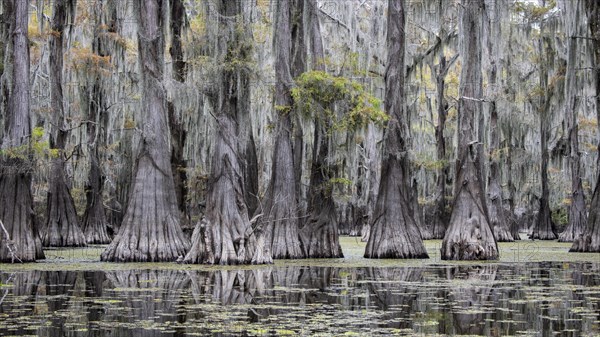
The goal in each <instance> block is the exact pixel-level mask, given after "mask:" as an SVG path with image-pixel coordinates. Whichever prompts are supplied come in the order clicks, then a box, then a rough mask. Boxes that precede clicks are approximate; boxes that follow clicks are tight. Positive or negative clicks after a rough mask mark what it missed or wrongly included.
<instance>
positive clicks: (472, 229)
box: [441, 0, 498, 260]
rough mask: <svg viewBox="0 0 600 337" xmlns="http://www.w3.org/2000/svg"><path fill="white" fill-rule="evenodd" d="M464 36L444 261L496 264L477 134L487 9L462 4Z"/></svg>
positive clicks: (469, 0) (471, 0) (468, 1)
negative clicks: (451, 191)
mask: <svg viewBox="0 0 600 337" xmlns="http://www.w3.org/2000/svg"><path fill="white" fill-rule="evenodd" d="M461 7H462V8H461V16H460V34H459V38H460V39H461V45H462V48H461V52H460V55H461V57H462V64H463V67H462V70H461V74H460V87H459V102H458V125H457V129H458V149H457V158H456V169H455V173H456V178H455V180H454V184H455V185H454V193H455V196H454V204H453V207H452V215H451V216H450V223H449V226H448V229H447V231H446V235H445V236H444V241H443V242H442V250H441V258H442V259H443V260H495V259H497V258H498V246H497V244H496V240H495V239H494V235H493V233H492V231H491V228H490V222H489V217H488V213H487V210H486V203H485V192H484V186H483V175H482V172H481V168H482V162H483V158H482V157H481V153H482V151H480V150H479V148H480V147H483V144H481V143H480V141H481V139H480V137H479V136H478V133H477V126H476V124H475V123H476V121H479V116H480V115H481V114H482V111H481V101H480V100H481V98H482V94H483V93H482V80H481V18H482V15H483V13H482V10H483V8H482V7H483V3H481V2H480V1H479V0H462V2H461Z"/></svg>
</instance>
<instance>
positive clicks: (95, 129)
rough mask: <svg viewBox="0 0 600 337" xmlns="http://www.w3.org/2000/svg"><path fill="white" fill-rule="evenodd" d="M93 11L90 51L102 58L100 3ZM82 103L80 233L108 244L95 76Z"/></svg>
mask: <svg viewBox="0 0 600 337" xmlns="http://www.w3.org/2000/svg"><path fill="white" fill-rule="evenodd" d="M95 10H96V15H97V17H96V20H97V23H96V26H95V28H94V29H95V32H94V42H93V46H92V51H93V52H94V53H95V54H97V55H99V56H101V57H103V56H108V53H106V52H105V50H106V47H105V46H104V42H105V39H104V38H103V36H104V35H105V34H106V33H107V30H104V29H103V27H102V26H101V23H102V22H103V21H102V13H103V12H104V8H103V4H102V3H98V4H97V7H96V8H95ZM80 88H81V89H80V90H81V92H82V98H81V101H82V102H84V107H86V108H87V114H86V116H85V118H86V119H87V121H88V122H87V124H86V130H87V150H88V153H87V154H88V159H89V166H90V168H89V172H88V178H87V181H86V184H85V197H86V207H85V213H84V214H83V221H82V224H83V234H84V235H85V240H86V242H87V243H94V244H107V243H110V240H111V237H110V235H109V234H108V227H109V226H110V225H109V223H108V220H107V218H106V213H105V211H104V203H103V191H104V180H105V179H104V175H103V172H102V169H101V164H100V163H101V160H102V159H101V158H103V156H102V155H101V154H100V148H102V147H103V146H105V144H106V127H107V121H108V115H107V114H108V113H107V107H106V99H105V93H104V92H103V91H102V83H101V81H100V78H99V77H98V76H94V79H93V80H92V83H91V86H90V85H81V86H80Z"/></svg>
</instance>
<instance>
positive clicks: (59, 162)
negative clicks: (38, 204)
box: [43, 0, 86, 247]
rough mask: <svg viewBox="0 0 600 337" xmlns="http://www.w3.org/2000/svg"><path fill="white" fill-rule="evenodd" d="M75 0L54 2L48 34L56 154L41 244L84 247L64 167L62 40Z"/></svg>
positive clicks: (64, 124) (52, 136)
mask: <svg viewBox="0 0 600 337" xmlns="http://www.w3.org/2000/svg"><path fill="white" fill-rule="evenodd" d="M74 7H75V3H73V2H72V1H71V0H69V1H55V2H54V8H53V9H52V11H53V12H52V32H53V33H52V34H50V35H49V39H50V41H49V45H50V47H49V49H50V57H49V64H50V83H51V85H50V105H51V108H52V128H51V129H52V135H51V137H50V148H53V149H57V150H58V157H56V158H54V159H53V160H52V168H51V177H52V178H51V179H50V181H49V186H48V202H47V209H46V212H47V216H46V228H45V232H44V237H43V243H44V246H48V247H70V246H75V247H77V246H85V245H86V242H85V241H86V240H85V236H84V235H83V231H82V230H81V227H80V224H79V218H78V217H77V212H76V211H75V202H74V201H73V197H72V196H71V191H70V188H69V182H68V181H67V177H66V172H65V166H66V159H65V158H66V155H65V153H64V151H65V144H66V140H67V137H68V131H66V129H67V125H66V123H65V114H64V107H63V90H62V82H63V80H62V79H63V76H62V74H63V57H64V55H63V41H64V35H65V26H66V24H67V15H68V14H69V12H74Z"/></svg>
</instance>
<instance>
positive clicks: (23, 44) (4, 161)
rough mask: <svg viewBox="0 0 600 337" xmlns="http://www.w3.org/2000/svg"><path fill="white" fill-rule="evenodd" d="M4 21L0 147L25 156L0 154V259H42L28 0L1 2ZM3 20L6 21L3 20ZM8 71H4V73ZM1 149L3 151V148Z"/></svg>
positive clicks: (7, 260) (2, 260) (8, 260)
mask: <svg viewBox="0 0 600 337" xmlns="http://www.w3.org/2000/svg"><path fill="white" fill-rule="evenodd" d="M3 10H4V11H5V16H4V17H5V18H7V19H9V21H8V25H9V27H8V31H9V32H10V35H9V36H10V39H11V43H10V44H7V45H9V46H11V49H8V50H6V52H7V55H9V57H7V58H6V59H9V63H11V66H12V68H10V69H11V74H10V75H11V81H10V85H11V89H10V97H8V105H7V111H6V115H5V116H4V118H5V119H4V128H5V129H4V134H3V140H2V150H7V149H13V148H17V147H25V148H26V149H27V158H25V159H20V158H16V157H15V158H11V157H9V156H7V155H5V154H2V155H1V157H0V164H1V165H0V221H2V223H3V224H4V227H5V229H6V231H7V232H8V236H9V237H7V236H6V233H5V232H4V230H0V262H13V261H16V259H15V258H17V259H19V260H21V261H23V262H31V261H35V260H36V259H43V258H44V253H43V251H42V247H41V241H40V240H39V237H38V236H37V232H36V229H35V224H34V217H33V196H32V193H31V180H32V172H33V167H32V166H33V165H32V164H31V160H32V158H31V148H30V146H31V145H30V144H29V137H30V136H31V121H30V110H29V81H28V79H29V38H28V35H27V33H28V29H27V27H28V2H27V1H17V0H8V1H4V3H3ZM5 24H6V23H5ZM4 75H8V74H4ZM3 152H4V151H3Z"/></svg>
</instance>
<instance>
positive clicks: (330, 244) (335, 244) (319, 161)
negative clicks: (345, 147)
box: [300, 118, 344, 258]
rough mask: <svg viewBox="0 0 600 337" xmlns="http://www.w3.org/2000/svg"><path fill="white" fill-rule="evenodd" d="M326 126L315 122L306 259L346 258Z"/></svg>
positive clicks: (305, 231)
mask: <svg viewBox="0 0 600 337" xmlns="http://www.w3.org/2000/svg"><path fill="white" fill-rule="evenodd" d="M323 123H324V121H322V120H321V119H320V118H316V119H315V131H314V143H313V153H312V154H313V155H312V165H311V170H310V184H309V191H308V197H309V200H308V209H307V216H308V218H307V220H306V222H305V223H304V225H303V226H302V228H301V229H300V240H301V242H302V248H303V250H304V254H305V255H306V257H307V258H338V257H344V255H343V253H342V248H341V246H340V242H339V235H338V219H337V213H336V211H335V203H334V200H333V186H332V185H331V183H330V180H331V179H332V178H333V177H334V171H333V169H334V168H333V167H332V166H331V164H329V163H328V162H327V161H328V158H327V157H328V156H329V143H330V139H329V137H328V136H327V133H328V132H329V130H330V128H329V127H328V126H326V125H323ZM325 123H326V122H325Z"/></svg>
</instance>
